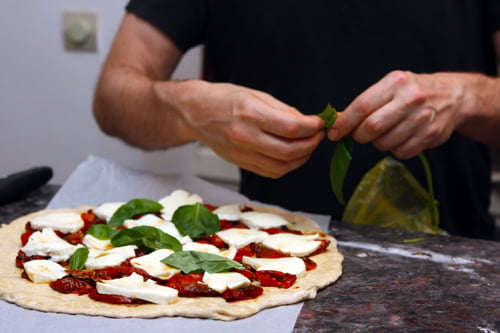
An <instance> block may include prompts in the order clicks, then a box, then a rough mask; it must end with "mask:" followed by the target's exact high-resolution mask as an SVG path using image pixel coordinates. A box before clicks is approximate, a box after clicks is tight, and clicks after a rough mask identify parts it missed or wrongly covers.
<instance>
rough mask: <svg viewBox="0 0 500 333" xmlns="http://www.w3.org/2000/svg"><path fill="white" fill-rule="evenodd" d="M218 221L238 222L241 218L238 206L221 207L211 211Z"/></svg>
mask: <svg viewBox="0 0 500 333" xmlns="http://www.w3.org/2000/svg"><path fill="white" fill-rule="evenodd" d="M213 213H214V214H215V215H217V217H218V218H219V220H227V221H239V220H240V217H241V209H240V205H238V204H232V205H223V206H220V207H218V208H217V209H215V210H214V211H213Z"/></svg>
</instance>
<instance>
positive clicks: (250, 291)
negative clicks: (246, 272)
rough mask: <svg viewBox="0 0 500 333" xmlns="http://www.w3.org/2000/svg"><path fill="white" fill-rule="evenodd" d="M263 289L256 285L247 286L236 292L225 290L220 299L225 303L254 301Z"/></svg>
mask: <svg viewBox="0 0 500 333" xmlns="http://www.w3.org/2000/svg"><path fill="white" fill-rule="evenodd" d="M263 292H264V289H263V288H262V287H259V286H256V285H253V284H251V285H249V286H248V287H245V288H240V289H236V290H226V291H224V292H223V293H222V297H223V298H224V299H225V300H226V301H227V302H236V301H243V300H246V299H254V298H257V297H259V296H260V295H262V293H263Z"/></svg>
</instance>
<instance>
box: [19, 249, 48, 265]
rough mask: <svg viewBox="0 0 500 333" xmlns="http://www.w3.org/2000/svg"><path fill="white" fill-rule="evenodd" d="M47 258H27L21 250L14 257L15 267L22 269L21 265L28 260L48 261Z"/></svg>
mask: <svg viewBox="0 0 500 333" xmlns="http://www.w3.org/2000/svg"><path fill="white" fill-rule="evenodd" d="M48 258H49V257H46V256H37V255H35V256H27V255H26V253H24V252H23V251H22V250H19V251H18V252H17V256H16V267H19V268H23V264H24V263H25V262H27V261H30V260H37V259H48Z"/></svg>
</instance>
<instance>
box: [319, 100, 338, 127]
mask: <svg viewBox="0 0 500 333" xmlns="http://www.w3.org/2000/svg"><path fill="white" fill-rule="evenodd" d="M318 116H320V117H321V118H322V119H323V120H324V121H325V126H324V128H325V129H328V128H330V127H331V126H332V125H333V123H335V120H337V110H335V108H334V107H333V106H331V104H330V103H328V104H327V105H326V107H325V109H324V110H323V112H321V113H320V114H318Z"/></svg>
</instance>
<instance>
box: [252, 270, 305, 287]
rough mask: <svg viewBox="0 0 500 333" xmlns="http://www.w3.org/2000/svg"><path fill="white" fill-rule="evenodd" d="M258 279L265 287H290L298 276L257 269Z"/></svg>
mask: <svg viewBox="0 0 500 333" xmlns="http://www.w3.org/2000/svg"><path fill="white" fill-rule="evenodd" d="M255 276H256V277H257V280H259V282H260V283H261V284H262V285H263V286H264V287H278V288H285V289H286V288H290V287H291V286H293V284H294V283H295V281H296V280H297V276H295V275H293V274H289V273H283V272H279V271H271V270H269V271H257V272H255Z"/></svg>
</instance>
